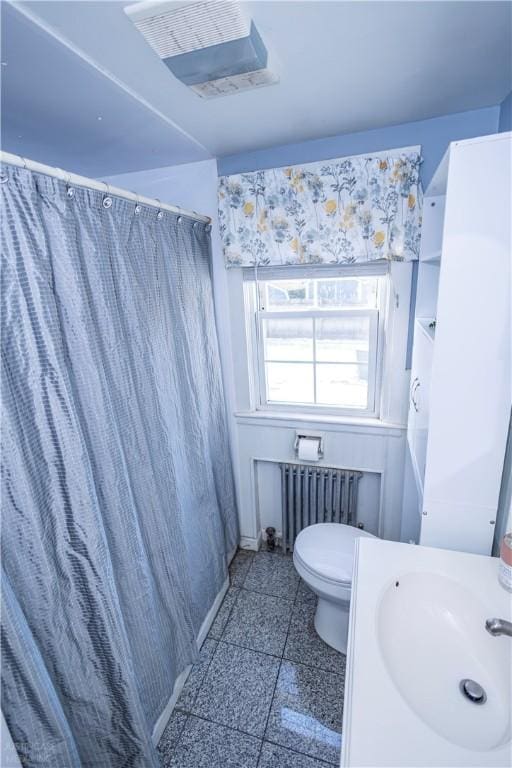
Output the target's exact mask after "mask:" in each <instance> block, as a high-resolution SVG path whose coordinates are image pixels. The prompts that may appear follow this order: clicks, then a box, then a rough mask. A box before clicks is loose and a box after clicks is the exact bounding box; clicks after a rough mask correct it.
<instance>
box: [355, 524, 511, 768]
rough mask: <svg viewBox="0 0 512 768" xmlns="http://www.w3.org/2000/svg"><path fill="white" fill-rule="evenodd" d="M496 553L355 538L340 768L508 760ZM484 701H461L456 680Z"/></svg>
mask: <svg viewBox="0 0 512 768" xmlns="http://www.w3.org/2000/svg"><path fill="white" fill-rule="evenodd" d="M497 571H498V561H497V559H496V558H491V557H484V556H482V555H472V554H467V553H463V552H453V551H450V550H444V549H434V548H431V547H421V546H412V545H408V544H398V543H395V542H389V541H381V540H379V539H366V538H364V539H360V540H358V543H357V553H356V562H355V568H354V575H353V581H352V599H351V606H350V625H349V644H348V654H347V675H346V681H345V702H344V714H343V742H342V765H343V766H347V767H348V766H350V767H351V768H353V767H354V766H379V767H383V766H393V767H394V768H398V767H401V766H403V767H405V766H407V767H408V768H412V766H425V767H426V766H428V768H438V767H439V766H444V767H448V766H449V768H454V766H460V767H461V768H469V766H478V768H496V767H498V766H500V767H503V768H504V767H505V766H506V767H507V768H508V767H509V766H510V765H512V723H511V718H512V709H511V698H512V638H510V637H507V636H498V637H494V636H492V635H490V634H489V633H488V632H487V631H486V629H485V621H486V619H489V618H493V617H497V618H501V619H507V620H509V621H510V620H511V614H512V600H511V598H510V595H509V594H508V593H507V592H506V591H505V590H504V589H503V588H502V587H501V586H500V584H499V583H498V575H497ZM466 679H470V680H473V681H475V682H476V683H478V684H479V685H480V686H481V687H482V688H483V690H484V691H485V701H483V702H482V703H476V702H473V701H470V700H469V699H468V698H467V697H466V696H465V695H464V693H463V692H462V691H461V689H460V683H461V681H463V680H466Z"/></svg>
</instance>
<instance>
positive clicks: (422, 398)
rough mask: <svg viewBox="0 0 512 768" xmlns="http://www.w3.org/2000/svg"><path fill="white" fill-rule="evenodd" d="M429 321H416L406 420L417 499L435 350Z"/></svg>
mask: <svg viewBox="0 0 512 768" xmlns="http://www.w3.org/2000/svg"><path fill="white" fill-rule="evenodd" d="M429 322H430V321H429V320H424V319H417V320H416V322H415V331H414V348H413V356H412V366H411V386H410V389H409V418H408V423H407V441H408V444H409V450H410V452H411V460H412V467H413V471H414V476H415V480H416V485H417V488H418V498H419V500H420V503H421V500H422V499H423V486H424V479H425V466H426V463H427V442H428V423H429V399H430V375H431V368H432V355H433V351H434V334H433V330H432V329H430V328H429Z"/></svg>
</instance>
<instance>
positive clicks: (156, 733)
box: [151, 578, 229, 747]
mask: <svg viewBox="0 0 512 768" xmlns="http://www.w3.org/2000/svg"><path fill="white" fill-rule="evenodd" d="M228 587H229V578H227V579H226V581H225V582H224V584H223V585H222V587H221V589H220V591H219V593H218V594H217V597H216V598H215V600H214V601H213V605H212V607H211V608H210V610H209V611H208V613H207V614H206V618H205V620H204V621H203V623H202V624H201V629H200V630H199V634H198V636H197V647H198V649H200V648H201V646H202V644H203V643H204V641H205V639H206V636H207V634H208V632H209V631H210V627H211V625H212V624H213V620H214V619H215V616H216V615H217V611H218V610H219V608H220V604H221V603H222V601H223V600H224V595H225V594H226V592H227V591H228ZM191 670H192V665H191V664H190V665H189V666H188V667H186V668H185V669H184V670H183V672H182V673H181V675H179V676H178V677H177V679H176V682H175V683H174V688H173V690H172V695H171V698H170V699H169V701H168V702H167V704H166V705H165V708H164V710H163V712H162V714H161V715H160V717H159V718H158V720H157V721H156V723H155V727H154V728H153V734H152V737H151V738H152V741H153V744H154V746H155V747H156V745H157V744H158V742H159V741H160V739H161V737H162V733H163V732H164V731H165V727H166V725H167V723H168V722H169V718H170V717H171V715H172V712H173V709H174V707H175V706H176V702H177V701H178V699H179V696H180V693H181V692H182V690H183V686H184V685H185V683H186V682H187V678H188V676H189V675H190V672H191Z"/></svg>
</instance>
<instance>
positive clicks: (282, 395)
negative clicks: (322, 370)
mask: <svg viewBox="0 0 512 768" xmlns="http://www.w3.org/2000/svg"><path fill="white" fill-rule="evenodd" d="M265 369H266V377H267V400H268V401H269V402H277V403H314V384H313V376H314V374H313V364H308V363H266V364H265Z"/></svg>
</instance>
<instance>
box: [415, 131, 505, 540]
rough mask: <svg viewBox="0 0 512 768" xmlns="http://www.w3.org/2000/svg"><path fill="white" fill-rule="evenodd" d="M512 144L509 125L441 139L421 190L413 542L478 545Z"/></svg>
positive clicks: (500, 364)
mask: <svg viewBox="0 0 512 768" xmlns="http://www.w3.org/2000/svg"><path fill="white" fill-rule="evenodd" d="M511 152H512V134H511V133H508V134H506V133H502V134H498V135H495V136H485V137H482V138H479V139H471V140H468V141H461V142H454V143H452V144H451V145H450V146H449V148H448V151H447V152H446V155H445V157H444V158H443V160H442V162H441V164H440V166H439V168H438V170H437V172H436V174H435V175H434V177H433V179H432V182H431V184H430V185H429V187H428V189H427V191H426V193H425V198H424V214H423V226H422V241H421V251H420V261H419V264H418V282H417V298H416V312H415V323H414V342H413V354H412V368H411V388H410V403H409V419H408V431H407V439H408V450H409V458H410V462H406V465H407V464H408V463H409V464H410V465H411V466H412V474H413V476H414V481H413V484H415V486H416V494H415V497H414V500H415V501H416V503H417V513H418V515H419V520H420V522H419V529H420V533H419V542H420V543H421V544H424V545H427V546H436V547H445V548H449V549H460V550H465V551H468V552H478V553H482V554H489V553H490V552H491V547H492V539H493V534H494V520H495V518H496V510H497V505H498V496H499V488H500V480H501V472H502V467H503V457H504V452H505V443H506V434H507V425H508V416H509V412H510V405H511V360H510V290H509V286H510V277H511V275H510V272H511V256H510V254H511V236H510V206H511V201H510V190H511V178H510V175H511V171H510V156H511ZM476 313H478V322H475V316H476ZM433 320H436V327H435V330H434V329H433V328H431V327H430V324H431V323H432V321H433ZM409 498H412V495H411V494H409Z"/></svg>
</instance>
